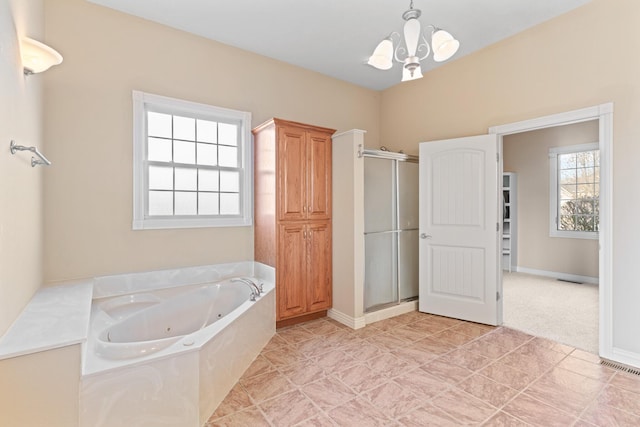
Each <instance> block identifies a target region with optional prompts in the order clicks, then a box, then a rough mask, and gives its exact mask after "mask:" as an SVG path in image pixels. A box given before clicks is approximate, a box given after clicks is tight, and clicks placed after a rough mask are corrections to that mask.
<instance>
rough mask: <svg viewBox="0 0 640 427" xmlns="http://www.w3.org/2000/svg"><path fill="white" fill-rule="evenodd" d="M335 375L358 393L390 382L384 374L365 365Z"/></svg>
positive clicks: (361, 364)
mask: <svg viewBox="0 0 640 427" xmlns="http://www.w3.org/2000/svg"><path fill="white" fill-rule="evenodd" d="M334 375H335V377H336V378H338V379H339V380H340V381H342V382H343V383H344V384H346V385H347V386H348V387H349V388H351V389H352V390H353V391H355V392H356V393H362V392H364V391H367V390H371V389H372V388H375V387H378V386H380V385H382V384H384V383H385V382H387V381H388V380H389V379H388V378H387V377H386V376H385V375H383V374H382V372H379V371H376V370H374V369H371V368H370V367H368V366H367V365H366V364H364V363H360V364H356V365H353V366H350V367H348V368H346V369H344V370H342V371H340V372H337V373H335V374H334Z"/></svg>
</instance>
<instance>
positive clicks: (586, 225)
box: [576, 215, 594, 231]
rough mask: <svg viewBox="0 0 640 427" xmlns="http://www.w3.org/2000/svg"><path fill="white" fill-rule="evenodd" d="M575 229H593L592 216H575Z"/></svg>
mask: <svg viewBox="0 0 640 427" xmlns="http://www.w3.org/2000/svg"><path fill="white" fill-rule="evenodd" d="M576 231H594V229H593V217H592V216H581V215H578V216H577V217H576Z"/></svg>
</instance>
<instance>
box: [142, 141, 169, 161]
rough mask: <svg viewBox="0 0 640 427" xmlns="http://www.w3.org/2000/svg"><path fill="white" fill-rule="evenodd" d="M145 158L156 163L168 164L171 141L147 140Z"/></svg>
mask: <svg viewBox="0 0 640 427" xmlns="http://www.w3.org/2000/svg"><path fill="white" fill-rule="evenodd" d="M147 158H148V159H149V160H151V161H156V162H170V161H171V140H170V139H160V138H149V140H148V143H147Z"/></svg>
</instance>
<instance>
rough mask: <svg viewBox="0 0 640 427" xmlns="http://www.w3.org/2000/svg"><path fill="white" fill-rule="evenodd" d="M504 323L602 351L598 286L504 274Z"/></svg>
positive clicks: (544, 336) (549, 337) (577, 346)
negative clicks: (600, 347) (599, 332)
mask: <svg viewBox="0 0 640 427" xmlns="http://www.w3.org/2000/svg"><path fill="white" fill-rule="evenodd" d="M503 289H504V304H503V307H504V318H503V321H504V323H503V324H504V326H507V327H509V328H513V329H517V330H519V331H522V332H527V333H529V334H531V335H535V336H539V337H543V338H548V339H552V340H554V341H558V342H560V343H563V344H567V345H570V346H572V347H576V348H579V349H582V350H585V351H588V352H590V353H595V354H597V353H598V286H597V285H587V284H575V283H567V282H561V281H558V280H556V279H551V278H547V277H541V276H533V275H530V274H524V273H507V272H505V273H504V274H503Z"/></svg>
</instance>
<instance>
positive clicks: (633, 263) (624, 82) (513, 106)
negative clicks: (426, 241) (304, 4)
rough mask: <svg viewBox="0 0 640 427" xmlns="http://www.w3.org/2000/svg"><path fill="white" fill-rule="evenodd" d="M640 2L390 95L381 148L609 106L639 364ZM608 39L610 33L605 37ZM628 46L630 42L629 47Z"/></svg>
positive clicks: (617, 297) (615, 4) (570, 19)
mask: <svg viewBox="0 0 640 427" xmlns="http://www.w3.org/2000/svg"><path fill="white" fill-rule="evenodd" d="M638 22H640V2H638V1H637V0H593V1H592V2H590V3H588V4H587V5H585V6H582V7H580V8H578V9H575V10H573V11H571V12H569V13H567V14H565V15H562V16H560V17H558V18H556V19H553V20H551V21H548V22H546V23H544V24H541V25H538V26H536V27H533V28H531V29H529V30H527V31H525V32H523V33H520V34H518V35H516V36H514V37H512V38H510V39H507V40H505V41H503V42H500V43H497V44H495V45H492V46H490V47H488V48H486V49H484V50H482V51H479V52H477V53H475V54H472V55H469V56H466V57H463V58H460V59H458V60H455V61H452V62H450V63H447V64H446V65H444V66H442V67H440V68H438V69H437V70H434V71H433V72H430V73H428V74H427V75H426V76H425V78H423V79H420V80H417V81H413V82H409V83H406V84H401V85H398V86H395V87H393V88H391V89H388V90H386V91H385V92H383V94H382V107H381V110H382V115H381V119H382V125H381V130H382V133H381V142H382V143H383V144H384V143H386V142H387V141H389V140H391V139H394V140H400V141H406V145H407V147H406V151H407V152H417V149H418V147H417V144H418V142H420V141H429V140H434V139H441V138H451V137H457V136H465V135H474V134H485V133H487V131H488V128H489V127H490V126H496V125H502V124H507V123H513V122H516V121H520V120H525V119H532V118H535V117H540V116H544V115H548V114H556V113H561V112H565V111H570V110H575V109H579V108H583V107H589V106H594V105H598V104H602V103H606V102H613V103H614V114H613V117H614V119H613V122H614V128H613V138H614V140H613V187H614V189H613V195H612V199H613V226H614V229H613V235H612V241H613V283H612V286H613V292H612V294H613V300H612V305H613V310H612V312H613V345H614V347H617V348H619V349H622V350H623V351H626V352H631V353H635V354H640V340H638V336H640V326H639V325H640V311H639V310H638V309H637V303H638V301H640V286H638V285H637V282H638V277H640V263H638V260H637V258H638V253H640V223H639V222H638V220H637V212H639V211H640V197H634V196H633V195H636V194H637V193H638V190H637V185H638V182H640V168H638V167H637V159H638V158H640V144H639V143H638V141H639V140H640V120H638V118H639V117H640V78H639V77H638V76H640V55H637V54H636V52H640V32H638ZM601 29H606V31H600V30H601ZM621 41H623V42H621Z"/></svg>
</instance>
